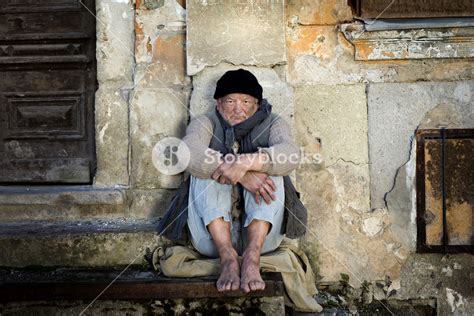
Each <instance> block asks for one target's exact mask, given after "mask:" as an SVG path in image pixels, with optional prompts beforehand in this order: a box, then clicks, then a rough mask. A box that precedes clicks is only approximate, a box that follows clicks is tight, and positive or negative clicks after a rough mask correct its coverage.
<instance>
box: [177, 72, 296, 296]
mask: <svg viewBox="0 0 474 316" xmlns="http://www.w3.org/2000/svg"><path fill="white" fill-rule="evenodd" d="M262 90H263V89H262V87H261V86H260V84H259V83H258V81H257V78H256V77H255V76H254V75H253V74H252V73H250V72H249V71H246V70H243V69H239V70H234V71H228V72H226V73H225V74H224V75H223V76H222V77H221V78H220V79H219V81H218V82H217V86H216V90H215V93H214V98H215V99H216V100H217V104H216V108H215V109H213V111H212V112H211V113H209V114H207V115H203V116H198V117H196V118H194V119H193V120H192V121H191V122H190V124H189V126H188V129H187V131H186V136H185V138H184V139H183V140H184V142H185V143H186V144H187V145H188V147H189V149H190V151H191V161H190V164H189V166H188V168H187V171H188V172H189V173H190V174H191V176H190V185H189V200H188V218H187V225H188V228H189V232H190V233H191V241H192V244H193V246H194V248H195V249H196V250H197V251H198V252H200V253H201V254H203V255H205V256H208V257H214V258H217V257H218V258H220V262H221V271H220V276H219V278H218V281H217V289H218V290H219V291H232V290H237V289H239V287H240V289H241V290H243V291H244V292H245V293H248V292H250V291H256V290H263V289H264V288H265V283H264V282H263V280H262V278H261V276H260V267H259V264H260V255H261V254H264V253H267V252H271V251H273V250H275V249H276V248H277V247H278V246H279V245H280V243H281V241H282V239H283V236H284V235H283V232H282V223H283V221H284V212H285V207H284V202H285V188H284V181H283V176H285V175H288V174H289V173H290V172H291V171H292V170H293V169H294V168H295V167H296V166H297V163H298V157H299V153H298V149H297V147H296V146H295V144H294V143H293V141H292V137H291V131H290V128H289V126H288V124H287V123H286V122H285V121H284V120H283V119H282V118H281V117H279V116H278V115H276V114H273V113H271V109H272V108H271V105H270V104H269V103H268V102H267V101H266V100H265V99H262ZM236 201H237V202H236ZM239 202H240V203H239ZM239 255H241V256H242V261H241V265H240V266H239V261H238V256H239Z"/></svg>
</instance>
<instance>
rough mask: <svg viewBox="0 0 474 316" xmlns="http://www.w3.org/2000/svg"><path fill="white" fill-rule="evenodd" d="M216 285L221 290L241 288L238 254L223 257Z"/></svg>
mask: <svg viewBox="0 0 474 316" xmlns="http://www.w3.org/2000/svg"><path fill="white" fill-rule="evenodd" d="M216 286H217V290H218V291H219V292H225V291H235V290H238V289H239V286H240V278H239V262H238V261H237V254H235V256H232V257H229V258H225V259H222V258H221V274H220V275H219V279H218V280H217V283H216Z"/></svg>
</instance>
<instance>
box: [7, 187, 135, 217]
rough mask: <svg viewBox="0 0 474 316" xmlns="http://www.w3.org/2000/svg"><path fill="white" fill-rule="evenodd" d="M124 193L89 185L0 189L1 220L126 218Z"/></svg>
mask: <svg viewBox="0 0 474 316" xmlns="http://www.w3.org/2000/svg"><path fill="white" fill-rule="evenodd" d="M126 208H127V202H126V197H125V193H124V192H123V191H121V190H119V189H97V188H93V187H91V186H30V187H11V186H9V187H1V188H0V221H6V222H10V221H25V220H66V219H84V218H98V217H100V218H116V217H123V216H125V213H126Z"/></svg>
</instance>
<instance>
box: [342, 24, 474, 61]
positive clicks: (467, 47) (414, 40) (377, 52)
mask: <svg viewBox="0 0 474 316" xmlns="http://www.w3.org/2000/svg"><path fill="white" fill-rule="evenodd" d="M339 30H340V31H341V32H342V33H343V34H344V36H345V37H346V39H347V40H349V41H350V42H351V43H352V44H353V45H354V47H355V56H354V58H355V60H363V61H368V60H396V59H426V58H472V57H474V52H473V51H472V49H471V48H472V45H473V43H474V27H451V28H420V29H407V30H381V31H366V29H365V28H364V25H362V24H359V23H352V24H343V25H341V26H340V27H339Z"/></svg>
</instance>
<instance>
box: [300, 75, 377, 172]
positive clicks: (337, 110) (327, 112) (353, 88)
mask: <svg viewBox="0 0 474 316" xmlns="http://www.w3.org/2000/svg"><path fill="white" fill-rule="evenodd" d="M295 122H296V126H297V127H298V139H302V140H303V139H309V141H308V142H311V141H316V140H319V141H320V144H321V154H322V156H323V159H324V161H325V163H326V165H327V166H328V165H332V164H334V163H335V162H337V161H338V160H344V161H347V162H352V163H354V164H367V163H368V148H367V146H368V143H367V107H366V95H365V85H364V84H356V85H347V86H346V85H337V86H328V85H315V86H300V87H297V88H296V90H295Z"/></svg>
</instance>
